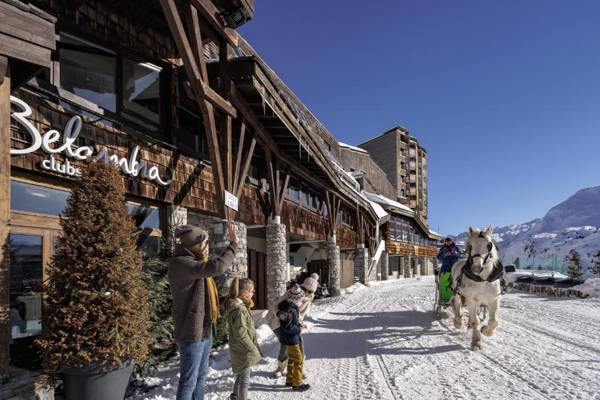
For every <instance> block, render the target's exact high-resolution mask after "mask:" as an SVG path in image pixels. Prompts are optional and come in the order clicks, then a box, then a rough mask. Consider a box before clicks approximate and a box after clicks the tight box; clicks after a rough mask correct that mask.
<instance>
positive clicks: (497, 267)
mask: <svg viewBox="0 0 600 400" xmlns="http://www.w3.org/2000/svg"><path fill="white" fill-rule="evenodd" d="M479 237H481V238H483V237H484V236H483V232H482V233H480V234H479ZM494 246H496V245H495V244H494V243H493V242H490V243H488V253H487V254H486V256H485V257H483V256H482V255H481V254H475V255H471V249H470V246H469V258H467V262H466V263H465V265H464V266H463V268H462V271H461V273H460V275H459V276H458V279H457V280H456V287H455V288H453V290H452V291H453V295H456V294H457V293H458V290H459V288H460V286H461V285H462V280H463V277H464V276H466V277H467V278H469V279H470V280H472V281H474V282H495V281H497V280H498V279H500V286H501V287H502V294H504V293H505V292H506V282H505V281H504V265H502V262H501V261H500V260H498V261H496V263H495V264H494V269H493V270H492V273H491V274H490V275H489V276H488V277H487V278H486V279H483V278H482V277H481V276H479V275H475V274H474V273H473V269H472V267H473V259H474V258H477V257H480V258H483V264H484V265H485V264H486V263H487V261H488V260H489V258H490V256H491V254H492V250H493V249H494Z"/></svg>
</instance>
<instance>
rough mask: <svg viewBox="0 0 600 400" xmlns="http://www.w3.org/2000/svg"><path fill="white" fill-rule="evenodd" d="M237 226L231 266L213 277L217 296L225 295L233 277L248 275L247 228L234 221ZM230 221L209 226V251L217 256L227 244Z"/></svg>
mask: <svg viewBox="0 0 600 400" xmlns="http://www.w3.org/2000/svg"><path fill="white" fill-rule="evenodd" d="M234 223H235V225H236V226H237V232H238V245H237V252H236V255H235V259H234V260H233V266H232V267H231V269H230V270H229V271H227V272H225V273H224V274H223V275H220V276H218V277H216V278H215V281H216V282H217V285H218V286H219V296H221V297H226V296H227V295H228V294H229V285H230V283H231V280H232V279H233V278H234V277H238V278H246V277H247V276H248V248H247V243H248V239H247V230H246V225H245V224H243V223H241V222H234ZM229 224H230V222H228V221H218V222H214V223H213V224H212V226H211V227H210V231H209V232H210V253H211V255H212V256H213V257H214V256H217V255H219V254H221V253H222V252H223V251H224V250H225V249H226V248H227V247H228V246H229V239H228V235H227V228H228V226H229Z"/></svg>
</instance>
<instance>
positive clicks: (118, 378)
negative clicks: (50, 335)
mask: <svg viewBox="0 0 600 400" xmlns="http://www.w3.org/2000/svg"><path fill="white" fill-rule="evenodd" d="M133 364H134V363H133V361H127V362H125V363H124V364H123V365H122V366H120V367H119V366H115V367H107V368H100V367H99V366H98V365H91V366H89V367H85V368H68V369H65V370H64V371H63V373H62V375H63V382H64V386H65V399H66V400H123V399H124V398H125V391H126V390H127V385H128V384H129V378H130V377H131V373H132V372H133Z"/></svg>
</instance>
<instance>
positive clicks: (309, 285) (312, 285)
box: [302, 274, 319, 293]
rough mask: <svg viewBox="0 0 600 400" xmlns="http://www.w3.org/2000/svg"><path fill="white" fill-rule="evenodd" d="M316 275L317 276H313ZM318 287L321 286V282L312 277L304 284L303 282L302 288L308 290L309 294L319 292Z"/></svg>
mask: <svg viewBox="0 0 600 400" xmlns="http://www.w3.org/2000/svg"><path fill="white" fill-rule="evenodd" d="M313 275H316V274H313ZM317 276H318V275H317ZM317 286H319V282H318V281H317V280H316V279H315V278H313V277H312V275H311V276H310V277H308V278H306V279H305V280H304V282H302V287H303V288H304V289H306V290H308V291H309V292H313V293H314V292H316V291H317Z"/></svg>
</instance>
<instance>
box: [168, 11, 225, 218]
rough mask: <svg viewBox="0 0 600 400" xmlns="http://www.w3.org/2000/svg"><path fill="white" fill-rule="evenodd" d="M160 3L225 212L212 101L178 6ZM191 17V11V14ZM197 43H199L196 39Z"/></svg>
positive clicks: (220, 203)
mask: <svg viewBox="0 0 600 400" xmlns="http://www.w3.org/2000/svg"><path fill="white" fill-rule="evenodd" d="M160 4H161V7H162V9H163V12H164V14H165V17H166V19H167V23H168V24H169V29H170V30H171V34H172V36H173V39H174V40H175V44H176V45H177V49H178V51H179V54H180V55H181V57H182V59H183V65H184V67H185V71H186V73H187V76H188V79H189V80H190V83H191V86H192V90H193V91H194V95H195V97H196V102H197V103H198V107H199V108H200V111H201V112H202V121H203V123H204V128H205V131H206V138H207V142H208V151H209V154H210V160H211V168H212V172H213V177H214V180H215V187H216V194H217V196H216V197H217V203H218V205H219V209H220V213H221V215H223V216H225V211H224V207H225V206H224V200H223V196H224V192H223V191H224V189H225V179H224V176H223V167H222V163H221V151H220V148H219V139H218V136H217V126H216V122H215V113H214V108H213V105H212V103H210V102H209V101H208V100H207V96H206V90H205V84H204V82H203V81H202V76H201V73H200V70H199V69H198V64H197V63H196V60H195V57H194V53H193V52H192V49H191V46H190V42H189V40H188V38H187V35H186V32H185V30H184V29H183V23H182V21H181V17H180V15H179V11H178V10H177V6H176V4H175V1H174V0H161V1H160ZM192 17H193V15H192ZM197 45H200V44H199V43H198V44H197ZM199 56H200V57H204V53H203V52H200V54H199Z"/></svg>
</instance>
